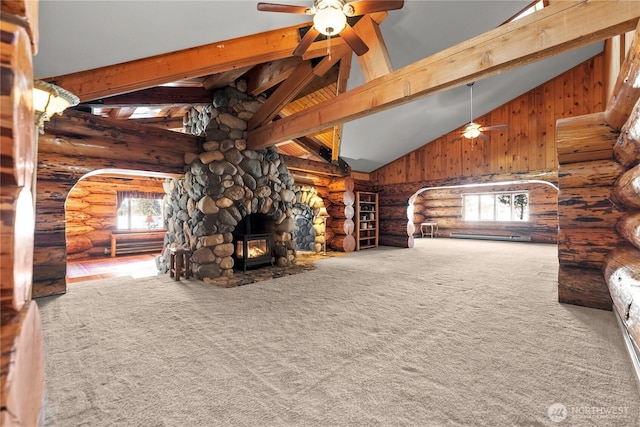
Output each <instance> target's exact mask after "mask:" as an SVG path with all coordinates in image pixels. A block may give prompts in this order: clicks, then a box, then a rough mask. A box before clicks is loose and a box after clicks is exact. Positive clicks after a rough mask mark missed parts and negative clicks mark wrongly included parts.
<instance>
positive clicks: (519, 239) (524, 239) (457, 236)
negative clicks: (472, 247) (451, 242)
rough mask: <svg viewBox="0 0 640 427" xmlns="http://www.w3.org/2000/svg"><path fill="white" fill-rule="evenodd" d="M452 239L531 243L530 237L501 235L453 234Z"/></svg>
mask: <svg viewBox="0 0 640 427" xmlns="http://www.w3.org/2000/svg"><path fill="white" fill-rule="evenodd" d="M450 237H452V238H454V239H479V240H510V241H514V242H530V241H531V237H529V236H506V235H499V234H466V233H451V235H450Z"/></svg>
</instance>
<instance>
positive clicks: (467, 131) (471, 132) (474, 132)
mask: <svg viewBox="0 0 640 427" xmlns="http://www.w3.org/2000/svg"><path fill="white" fill-rule="evenodd" d="M481 127H482V126H480V125H479V124H478V123H474V122H471V123H469V124H468V125H467V127H465V128H464V132H463V133H462V136H464V137H465V138H467V139H473V138H477V137H479V136H480V128H481Z"/></svg>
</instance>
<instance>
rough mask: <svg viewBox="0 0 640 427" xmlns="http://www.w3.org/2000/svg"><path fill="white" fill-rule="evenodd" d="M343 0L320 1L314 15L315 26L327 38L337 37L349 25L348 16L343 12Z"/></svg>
mask: <svg viewBox="0 0 640 427" xmlns="http://www.w3.org/2000/svg"><path fill="white" fill-rule="evenodd" d="M343 7H344V2H343V1H341V0H318V1H317V2H316V6H315V9H316V13H315V15H313V26H314V27H315V28H316V30H318V31H319V32H320V33H321V34H324V35H325V36H335V35H336V34H338V33H340V31H342V30H343V29H344V27H345V26H346V25H347V16H346V15H345V14H344V12H343V11H342V8H343Z"/></svg>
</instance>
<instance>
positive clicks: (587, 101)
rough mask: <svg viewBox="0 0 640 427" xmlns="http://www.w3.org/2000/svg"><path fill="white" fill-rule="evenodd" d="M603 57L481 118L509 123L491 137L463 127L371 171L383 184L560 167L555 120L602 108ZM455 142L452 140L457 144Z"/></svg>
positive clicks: (483, 121)
mask: <svg viewBox="0 0 640 427" xmlns="http://www.w3.org/2000/svg"><path fill="white" fill-rule="evenodd" d="M603 79H604V60H603V55H602V54H600V55H597V56H595V57H594V58H592V59H590V60H588V61H585V62H584V63H582V64H580V65H578V66H576V67H574V68H573V69H571V70H569V71H567V72H565V73H563V74H561V75H560V76H558V77H556V78H555V79H553V80H550V81H548V82H547V83H545V84H543V85H540V86H538V87H537V88H535V89H533V90H531V91H529V92H527V93H525V94H523V95H522V96H519V97H518V98H515V99H513V100H512V101H510V102H508V103H507V104H504V105H502V106H500V107H498V108H496V109H495V110H493V111H491V112H489V113H488V114H485V115H483V116H481V117H479V118H477V119H476V120H474V121H475V122H477V123H480V124H482V125H499V124H507V125H508V126H509V127H508V128H507V129H505V130H495V131H490V132H487V136H489V139H488V140H486V141H485V140H481V139H475V140H472V141H470V140H467V139H465V138H459V139H458V136H459V135H460V132H461V130H462V128H460V129H455V130H454V131H452V132H450V133H448V134H446V135H444V136H442V137H440V138H438V139H436V140H433V141H431V142H427V143H426V145H424V146H422V147H421V148H419V149H417V150H415V151H413V152H411V153H409V154H407V155H405V156H403V157H401V158H399V159H397V160H395V161H393V162H391V163H389V164H388V165H385V166H383V167H382V168H380V169H377V170H376V171H374V172H372V173H371V179H372V181H373V182H374V183H375V184H376V185H378V186H384V185H389V184H399V183H410V182H421V181H426V182H429V181H441V180H451V179H456V178H461V177H477V178H478V182H481V181H483V179H482V176H485V175H501V174H505V175H506V174H513V173H527V172H529V171H537V170H557V167H558V159H557V155H556V142H555V124H556V120H558V119H561V118H565V117H573V116H580V115H583V114H589V113H594V112H599V111H603V109H604V105H605V97H604V87H603ZM452 141H453V142H452Z"/></svg>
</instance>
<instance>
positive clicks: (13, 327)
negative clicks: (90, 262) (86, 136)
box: [0, 0, 44, 427]
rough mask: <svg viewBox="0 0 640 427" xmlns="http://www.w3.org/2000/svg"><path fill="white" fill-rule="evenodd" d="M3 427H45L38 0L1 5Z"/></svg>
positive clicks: (0, 383) (0, 334)
mask: <svg viewBox="0 0 640 427" xmlns="http://www.w3.org/2000/svg"><path fill="white" fill-rule="evenodd" d="M0 10H1V11H2V15H1V16H0V30H1V32H2V38H1V40H0V52H2V55H0V65H1V67H0V81H2V85H1V90H0V113H1V114H0V129H1V131H0V139H1V144H0V151H1V157H2V162H1V163H0V182H1V183H2V185H0V235H1V239H2V245H0V330H1V332H0V425H2V426H7V427H8V426H15V425H21V426H23V425H24V426H27V425H28V426H40V425H43V424H44V405H43V402H44V353H43V352H44V343H43V338H42V324H41V321H40V314H39V311H38V306H37V305H36V303H35V302H34V301H31V294H32V271H33V246H34V235H33V230H34V226H35V214H34V198H35V192H36V185H35V180H34V173H33V172H34V167H35V162H36V147H37V143H36V138H37V136H36V129H35V125H34V122H33V120H34V117H35V113H34V109H33V62H32V56H33V54H35V53H36V52H37V49H38V2H35V1H23V0H20V1H6V0H3V1H2V2H1V4H0Z"/></svg>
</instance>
